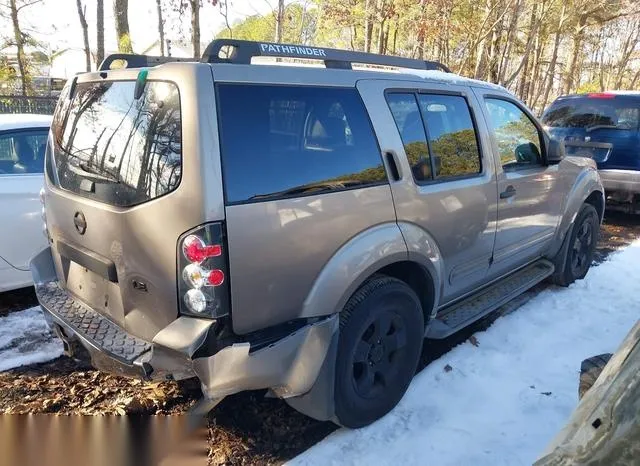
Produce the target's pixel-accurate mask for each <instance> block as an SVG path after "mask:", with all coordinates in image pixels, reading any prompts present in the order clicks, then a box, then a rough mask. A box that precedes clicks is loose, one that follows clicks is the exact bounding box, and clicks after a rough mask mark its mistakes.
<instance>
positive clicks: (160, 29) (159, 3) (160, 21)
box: [156, 0, 164, 57]
mask: <svg viewBox="0 0 640 466" xmlns="http://www.w3.org/2000/svg"><path fill="white" fill-rule="evenodd" d="M156 6H157V7H158V33H159V35H160V55H162V56H163V57H164V20H163V19H162V0H156Z"/></svg>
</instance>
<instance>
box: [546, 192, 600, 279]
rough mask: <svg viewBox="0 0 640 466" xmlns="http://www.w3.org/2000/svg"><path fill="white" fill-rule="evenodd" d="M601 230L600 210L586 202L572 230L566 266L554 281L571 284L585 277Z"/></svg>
mask: <svg viewBox="0 0 640 466" xmlns="http://www.w3.org/2000/svg"><path fill="white" fill-rule="evenodd" d="M599 231H600V221H599V218H598V212H597V211H596V209H595V207H593V206H592V205H591V204H584V205H583V206H582V208H581V209H580V212H578V215H577V216H576V219H575V221H574V224H573V228H572V230H571V236H570V237H569V245H568V246H569V247H568V249H567V257H566V260H565V263H564V268H563V269H562V270H559V271H557V272H556V273H555V274H554V276H553V281H554V282H555V283H556V284H557V285H560V286H569V285H570V284H571V283H573V282H574V281H576V280H580V279H582V278H584V277H585V275H586V274H587V272H588V271H589V267H591V262H592V261H593V253H594V252H595V250H596V245H597V243H598V235H599Z"/></svg>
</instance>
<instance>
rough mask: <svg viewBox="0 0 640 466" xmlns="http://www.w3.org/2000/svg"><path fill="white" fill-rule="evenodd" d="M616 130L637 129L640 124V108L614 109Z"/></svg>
mask: <svg viewBox="0 0 640 466" xmlns="http://www.w3.org/2000/svg"><path fill="white" fill-rule="evenodd" d="M616 115H617V117H618V124H617V128H618V129H627V130H629V129H637V128H638V123H640V108H631V107H624V108H619V109H616Z"/></svg>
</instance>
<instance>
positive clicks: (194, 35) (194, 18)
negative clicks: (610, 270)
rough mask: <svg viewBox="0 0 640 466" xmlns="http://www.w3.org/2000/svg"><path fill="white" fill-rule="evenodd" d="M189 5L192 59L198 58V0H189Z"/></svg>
mask: <svg viewBox="0 0 640 466" xmlns="http://www.w3.org/2000/svg"><path fill="white" fill-rule="evenodd" d="M189 3H190V4H191V43H192V44H193V57H194V58H196V59H198V58H200V0H189Z"/></svg>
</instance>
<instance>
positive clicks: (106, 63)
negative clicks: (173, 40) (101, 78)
mask: <svg viewBox="0 0 640 466" xmlns="http://www.w3.org/2000/svg"><path fill="white" fill-rule="evenodd" d="M118 60H122V61H124V62H125V64H124V68H146V67H151V66H156V65H162V64H163V63H169V62H175V61H181V62H188V61H191V62H192V61H194V59H193V58H182V57H155V56H151V55H137V54H135V53H112V54H111V55H109V56H108V57H107V58H105V59H104V60H103V61H102V63H100V67H99V68H98V71H109V70H110V69H111V65H112V64H113V63H114V62H115V61H118Z"/></svg>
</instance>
